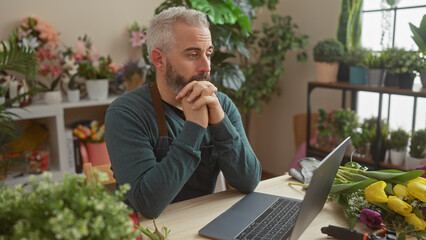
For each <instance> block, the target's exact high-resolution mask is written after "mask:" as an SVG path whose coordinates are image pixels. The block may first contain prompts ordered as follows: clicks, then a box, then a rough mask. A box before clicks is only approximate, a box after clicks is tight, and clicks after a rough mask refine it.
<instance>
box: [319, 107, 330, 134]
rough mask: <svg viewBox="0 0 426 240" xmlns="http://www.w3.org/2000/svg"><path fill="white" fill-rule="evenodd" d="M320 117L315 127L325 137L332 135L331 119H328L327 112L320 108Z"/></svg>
mask: <svg viewBox="0 0 426 240" xmlns="http://www.w3.org/2000/svg"><path fill="white" fill-rule="evenodd" d="M318 112H319V115H318V116H319V118H318V120H317V122H316V124H315V128H316V129H317V130H318V133H319V134H320V135H321V136H323V137H328V136H330V135H331V133H332V131H333V128H332V127H331V125H330V120H329V119H328V116H327V112H326V111H325V110H324V109H322V108H320V109H319V110H318Z"/></svg>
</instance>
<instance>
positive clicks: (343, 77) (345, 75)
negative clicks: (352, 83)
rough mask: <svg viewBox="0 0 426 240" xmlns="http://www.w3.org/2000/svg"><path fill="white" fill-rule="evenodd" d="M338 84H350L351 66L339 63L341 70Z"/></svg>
mask: <svg viewBox="0 0 426 240" xmlns="http://www.w3.org/2000/svg"><path fill="white" fill-rule="evenodd" d="M337 81H338V82H349V65H348V64H346V63H343V62H340V63H339V70H338V72H337Z"/></svg>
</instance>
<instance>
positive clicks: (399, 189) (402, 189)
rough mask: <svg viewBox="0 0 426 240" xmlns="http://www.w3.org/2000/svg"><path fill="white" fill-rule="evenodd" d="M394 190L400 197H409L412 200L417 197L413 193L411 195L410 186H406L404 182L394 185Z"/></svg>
mask: <svg viewBox="0 0 426 240" xmlns="http://www.w3.org/2000/svg"><path fill="white" fill-rule="evenodd" d="M393 192H394V193H395V195H396V196H397V197H400V198H405V197H406V198H409V199H411V200H414V199H415V197H414V196H413V195H411V194H410V192H409V191H408V188H407V187H406V186H404V185H402V184H396V185H395V186H394V187H393Z"/></svg>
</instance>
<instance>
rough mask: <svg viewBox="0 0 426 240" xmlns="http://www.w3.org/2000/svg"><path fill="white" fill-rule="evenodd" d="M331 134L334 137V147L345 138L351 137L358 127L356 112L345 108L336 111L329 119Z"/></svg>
mask: <svg viewBox="0 0 426 240" xmlns="http://www.w3.org/2000/svg"><path fill="white" fill-rule="evenodd" d="M331 124H332V125H333V132H334V135H335V137H336V142H335V145H338V144H339V143H340V142H341V141H343V140H344V139H345V138H347V137H349V136H352V135H353V134H354V133H355V131H356V129H357V128H358V126H359V123H358V116H357V115H356V112H355V111H353V110H351V109H349V108H347V109H343V108H341V109H339V110H337V111H336V112H335V113H334V114H333V115H332V117H331Z"/></svg>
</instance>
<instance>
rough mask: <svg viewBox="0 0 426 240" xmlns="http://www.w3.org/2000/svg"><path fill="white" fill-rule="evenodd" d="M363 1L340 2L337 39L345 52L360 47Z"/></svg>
mask: <svg viewBox="0 0 426 240" xmlns="http://www.w3.org/2000/svg"><path fill="white" fill-rule="evenodd" d="M362 5H363V0H342V6H341V12H340V16H339V26H338V28H337V39H338V40H339V41H340V42H341V43H342V44H343V46H344V48H345V51H347V50H349V49H351V48H353V47H359V46H360V40H361V32H362V9H363V7H362Z"/></svg>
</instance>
